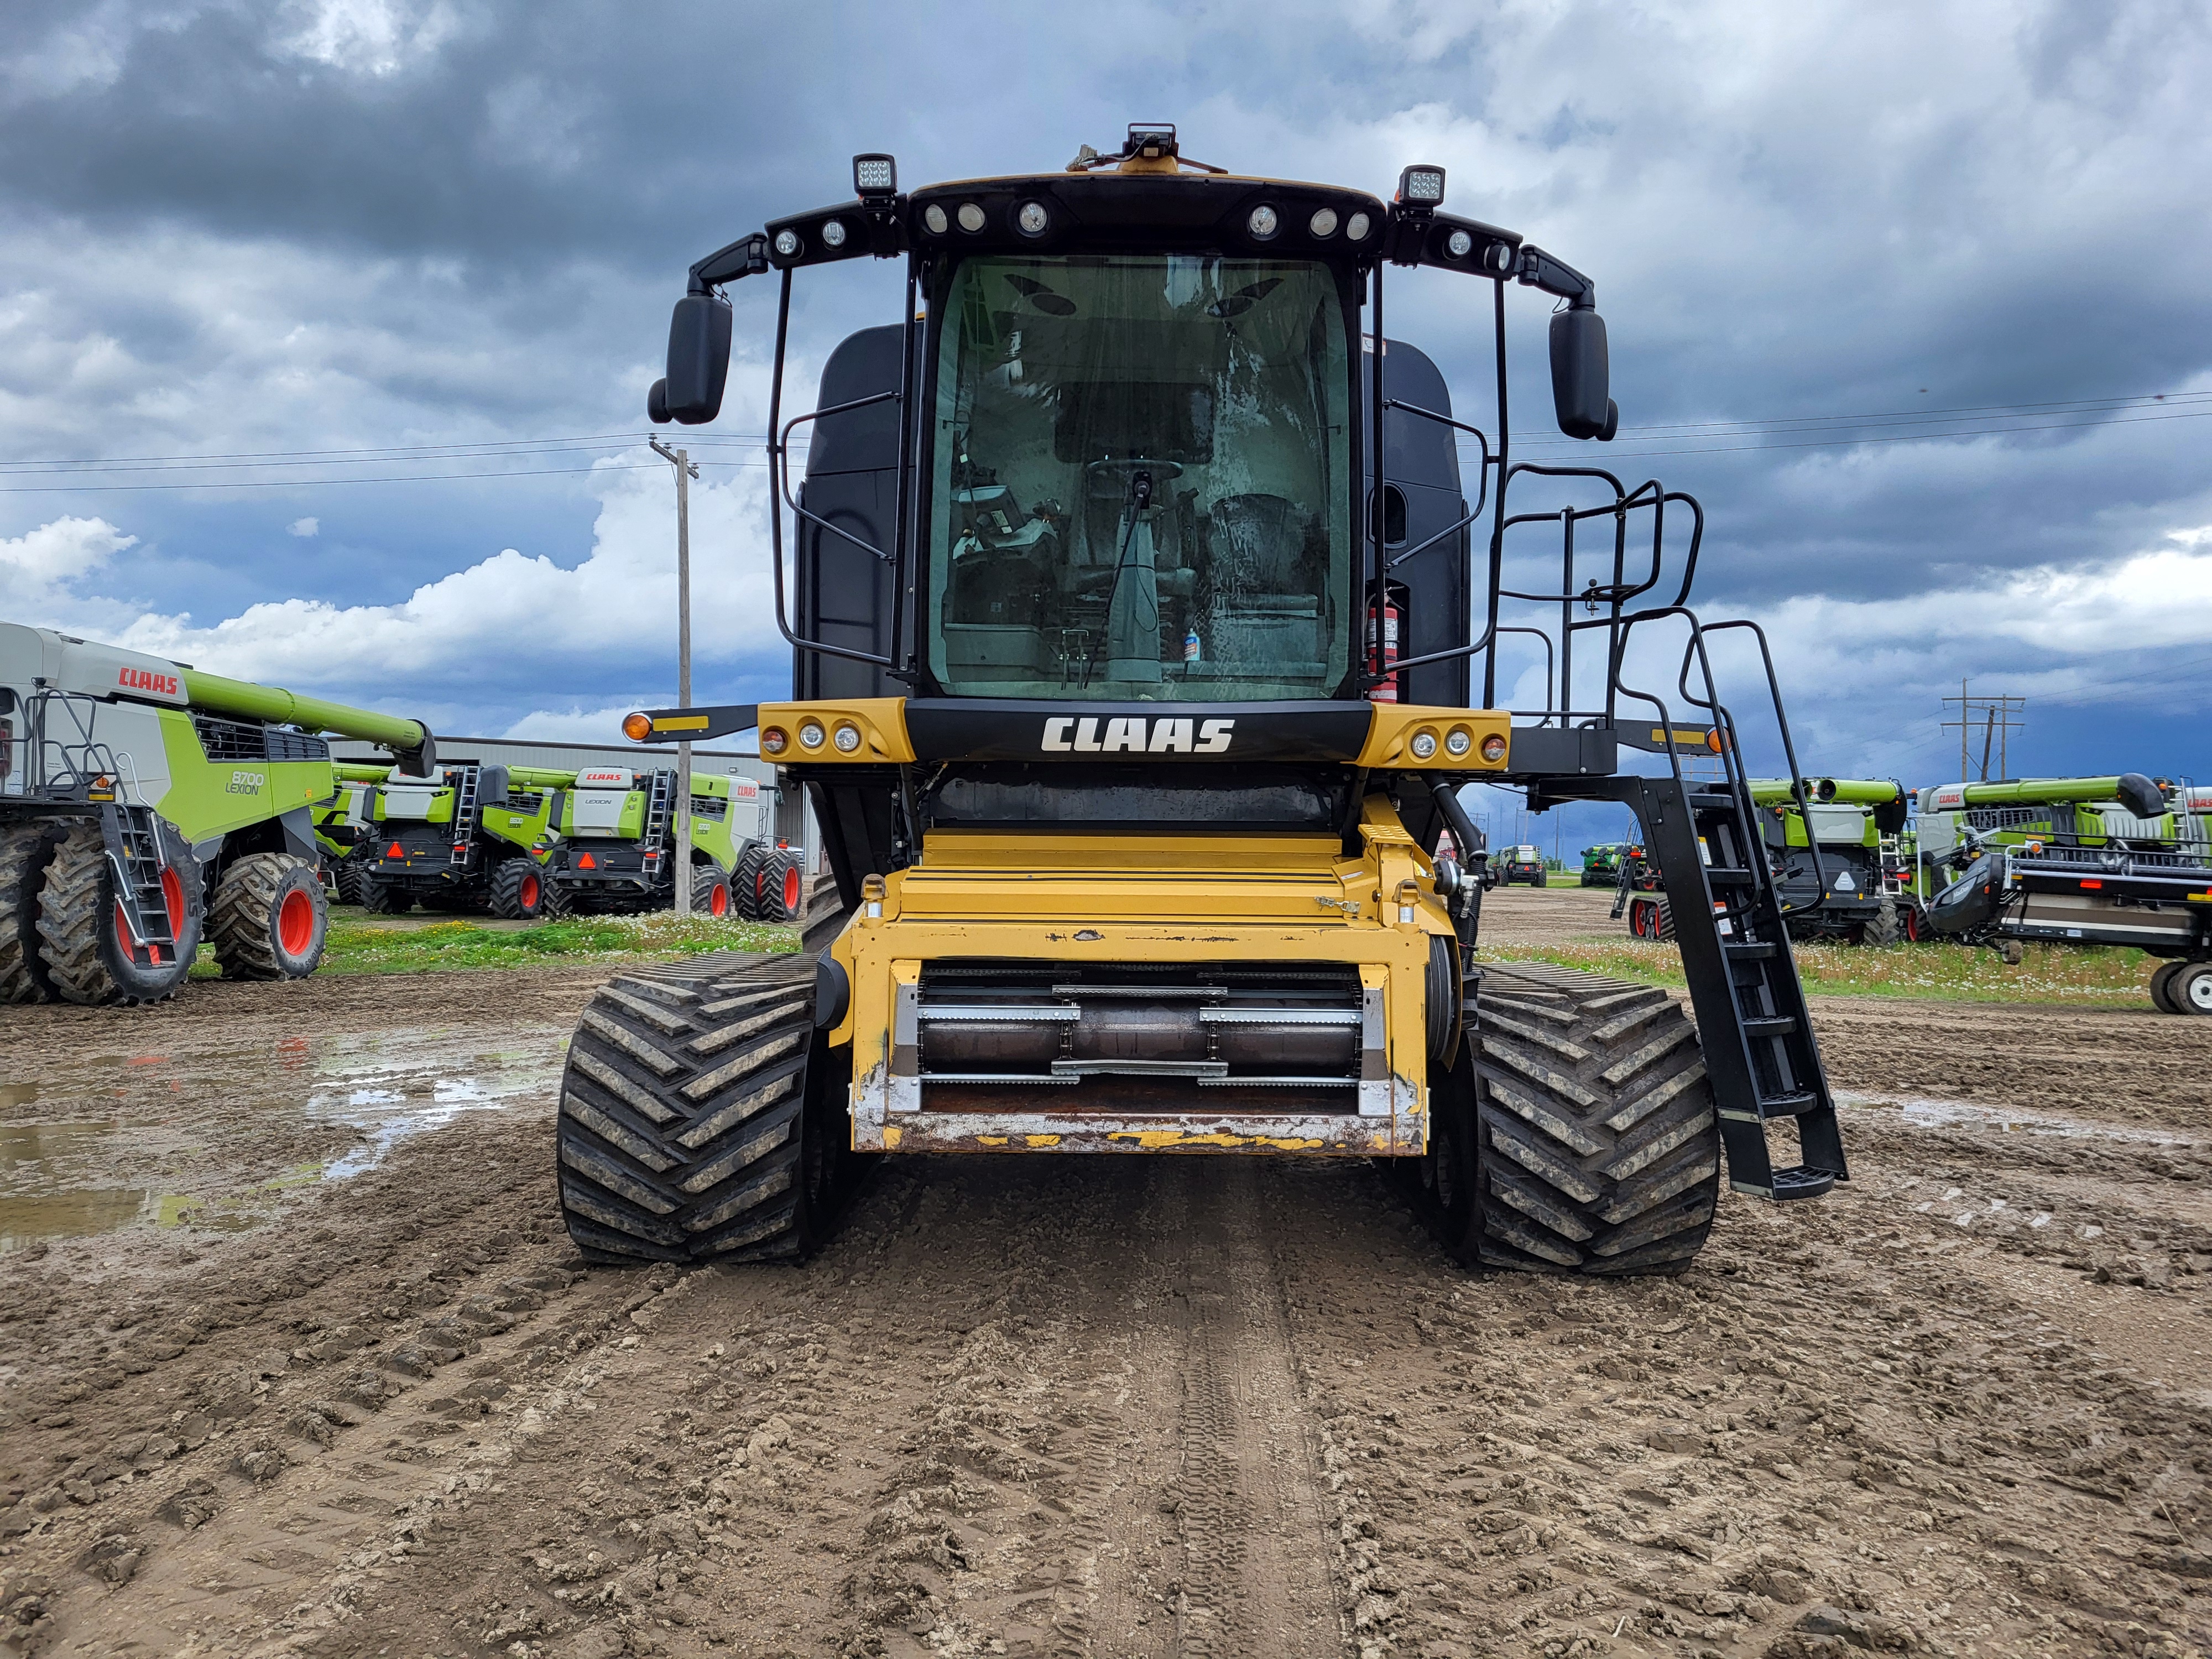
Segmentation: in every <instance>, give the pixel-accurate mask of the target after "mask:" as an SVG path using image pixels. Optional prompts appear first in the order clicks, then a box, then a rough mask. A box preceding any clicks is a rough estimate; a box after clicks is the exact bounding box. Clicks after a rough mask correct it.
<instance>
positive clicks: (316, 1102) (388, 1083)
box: [306, 1032, 568, 1181]
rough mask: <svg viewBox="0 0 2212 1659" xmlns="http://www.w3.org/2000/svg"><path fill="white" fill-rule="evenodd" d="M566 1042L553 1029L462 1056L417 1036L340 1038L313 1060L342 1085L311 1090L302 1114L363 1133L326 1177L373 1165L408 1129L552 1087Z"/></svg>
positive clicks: (440, 1123)
mask: <svg viewBox="0 0 2212 1659" xmlns="http://www.w3.org/2000/svg"><path fill="white" fill-rule="evenodd" d="M395 1035H400V1036H404V1035H405V1034H395ZM567 1048H568V1045H567V1043H566V1042H562V1041H558V1040H556V1036H555V1034H553V1033H551V1032H549V1034H548V1038H547V1041H545V1042H543V1043H533V1044H531V1045H530V1046H528V1047H526V1048H504V1049H498V1050H495V1051H492V1052H490V1053H477V1054H467V1055H460V1054H453V1055H437V1054H425V1053H424V1052H423V1045H422V1043H421V1042H419V1041H418V1042H411V1043H410V1042H404V1041H401V1042H394V1041H393V1040H392V1036H386V1035H379V1036H356V1037H349V1038H346V1039H343V1042H342V1045H341V1046H340V1048H338V1051H337V1052H333V1053H329V1054H323V1055H321V1056H319V1057H318V1064H317V1066H316V1069H317V1070H318V1071H319V1072H320V1073H323V1074H324V1075H325V1077H326V1078H329V1079H331V1081H332V1082H334V1083H337V1084H338V1085H339V1086H337V1087H325V1088H323V1089H320V1090H318V1091H316V1092H315V1093H313V1094H312V1095H310V1096H309V1097H307V1108H306V1110H307V1116H308V1117H310V1118H312V1119H315V1120H318V1121H323V1122H330V1123H343V1124H344V1125H346V1126H347V1127H350V1128H355V1129H358V1130H360V1131H361V1132H362V1134H363V1135H364V1136H366V1137H367V1139H365V1140H364V1141H363V1143H362V1145H361V1146H356V1147H355V1148H354V1149H353V1150H352V1151H350V1152H346V1153H345V1154H344V1155H343V1156H342V1157H340V1158H335V1159H333V1160H332V1161H331V1163H330V1164H328V1165H327V1166H326V1167H325V1169H324V1170H323V1179H324V1180H325V1181H346V1180H350V1179H351V1178H352V1177H353V1176H357V1175H362V1174H364V1173H366V1172H367V1171H368V1170H373V1169H374V1168H375V1167H376V1166H377V1165H378V1164H381V1163H382V1162H383V1161H384V1159H385V1158H386V1155H387V1154H388V1153H389V1152H391V1150H392V1147H393V1146H397V1145H398V1143H399V1142H401V1141H403V1140H404V1139H408V1138H409V1137H410V1136H411V1135H418V1134H422V1133H425V1132H426V1131H428V1130H431V1129H436V1128H441V1127H444V1126H445V1125H446V1124H448V1123H451V1122H453V1121H454V1119H456V1118H458V1117H459V1116H461V1115H463V1114H464V1113H467V1112H484V1111H500V1110H503V1109H506V1108H507V1107H508V1106H510V1105H512V1104H513V1103H514V1102H515V1100H516V1099H517V1098H519V1097H522V1096H525V1095H532V1094H537V1093H540V1092H542V1091H550V1090H551V1089H552V1088H553V1087H554V1086H555V1085H556V1083H557V1082H558V1081H559V1079H560V1076H561V1066H562V1060H564V1058H565V1057H566V1053H567ZM333 1074H335V1075H333Z"/></svg>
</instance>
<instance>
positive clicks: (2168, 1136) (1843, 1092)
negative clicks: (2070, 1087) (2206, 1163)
mask: <svg viewBox="0 0 2212 1659" xmlns="http://www.w3.org/2000/svg"><path fill="white" fill-rule="evenodd" d="M1835 1097H1836V1103H1837V1104H1838V1106H1893V1107H1895V1108H1897V1109H1898V1112H1899V1115H1900V1116H1902V1117H1903V1118H1904V1120H1905V1121H1906V1122H1907V1123H1909V1124H1911V1126H1912V1127H1914V1128H1916V1129H1948V1128H1951V1127H1954V1126H1956V1125H1960V1124H1966V1125H1970V1126H1972V1127H1977V1128H1985V1129H2003V1130H2008V1131H2010V1130H2017V1131H2020V1132H2021V1133H2027V1134H2035V1135H2056V1136H2057V1137H2059V1138H2060V1139H2068V1140H2118V1141H2127V1142H2130V1143H2133V1144H2136V1145H2139V1146H2194V1145H2195V1144H2196V1137H2194V1136H2192V1135H2185V1134H2173V1133H2167V1132H2165V1131H2162V1130H2158V1129H2131V1128H2129V1127H2126V1126H2125V1125H2124V1124H2118V1123H2099V1122H2096V1121H2093V1120H2089V1119H2085V1118H2078V1117H2067V1116H2065V1115H2063V1114H2061V1113H2057V1112H2037V1111H2029V1110H2027V1109H2023V1108H2020V1107H2015V1106H1976V1105H1973V1104H1971V1103H1968V1102H1966V1101H1963V1100H1932V1099H1929V1098H1926V1097H1923V1096H1919V1095H1889V1094H1863V1093H1858V1092H1855V1091H1851V1090H1848V1089H1838V1090H1837V1091H1835Z"/></svg>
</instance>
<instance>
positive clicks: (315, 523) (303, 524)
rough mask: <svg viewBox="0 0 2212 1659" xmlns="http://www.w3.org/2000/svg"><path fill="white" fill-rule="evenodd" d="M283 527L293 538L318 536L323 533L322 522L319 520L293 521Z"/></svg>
mask: <svg viewBox="0 0 2212 1659" xmlns="http://www.w3.org/2000/svg"><path fill="white" fill-rule="evenodd" d="M284 527H285V528H286V529H287V530H289V531H290V532H292V533H293V534H294V535H295V536H319V535H320V534H322V532H323V521H322V520H320V519H295V520H292V522H291V523H290V524H289V525H287V526H284Z"/></svg>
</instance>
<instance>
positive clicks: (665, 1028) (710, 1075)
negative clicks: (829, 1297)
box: [559, 951, 860, 1262]
mask: <svg viewBox="0 0 2212 1659" xmlns="http://www.w3.org/2000/svg"><path fill="white" fill-rule="evenodd" d="M848 1053H849V1051H848V1050H843V1049H838V1050H831V1049H830V1048H828V1046H827V1045H826V1044H825V1043H823V1042H822V1041H821V1039H820V1037H819V1035H818V1034H817V1031H816V1030H815V1025H814V959H813V958H812V957H804V956H772V957H764V956H757V955H749V954H743V953H739V952H736V951H717V952H714V953H713V954H711V955H708V956H701V957H692V958H691V959H690V960H689V961H687V962H683V963H671V964H670V965H668V966H666V967H656V968H647V969H638V970H635V971H634V972H631V973H627V974H624V975H621V976H620V977H619V978H617V979H615V980H612V981H609V983H608V984H606V985H605V987H602V988H601V989H600V991H599V994H597V995H596V996H594V997H593V998H592V1000H591V1003H590V1005H589V1006H586V1009H585V1010H584V1014H583V1018H582V1019H581V1021H580V1023H579V1024H578V1025H577V1027H576V1035H575V1038H574V1042H572V1043H571V1044H570V1045H569V1048H568V1066H567V1069H566V1070H565V1071H564V1072H563V1073H562V1079H561V1116H560V1131H559V1133H560V1154H559V1156H560V1170H559V1174H560V1184H561V1207H562V1212H564V1213H565V1215H566V1216H567V1218H568V1233H569V1237H572V1238H574V1240H575V1242H576V1245H577V1248H578V1249H581V1250H582V1251H583V1252H584V1254H585V1255H586V1256H588V1257H590V1258H592V1260H594V1261H614V1262H620V1261H707V1260H709V1259H717V1258H719V1259H721V1260H726V1261H776V1260H781V1261H796V1260H799V1259H800V1258H802V1257H804V1256H805V1255H808V1254H810V1253H811V1251H812V1250H813V1249H816V1247H817V1246H818V1245H819V1244H820V1243H822V1242H823V1240H824V1239H825V1238H826V1237H828V1235H829V1229H830V1226H831V1224H832V1223H833V1222H834V1220H835V1219H836V1212H837V1209H838V1206H840V1204H841V1203H842V1201H843V1200H844V1199H845V1197H846V1196H847V1195H848V1193H849V1191H850V1189H851V1187H852V1185H853V1179H854V1176H856V1175H857V1174H858V1172H859V1168H860V1161H859V1160H858V1159H856V1158H854V1156H853V1154H852V1153H851V1152H850V1151H849V1150H848V1149H849V1147H850V1146H851V1128H850V1120H849V1119H848V1116H847V1114H846V1092H847V1079H846V1066H848V1063H849V1062H848Z"/></svg>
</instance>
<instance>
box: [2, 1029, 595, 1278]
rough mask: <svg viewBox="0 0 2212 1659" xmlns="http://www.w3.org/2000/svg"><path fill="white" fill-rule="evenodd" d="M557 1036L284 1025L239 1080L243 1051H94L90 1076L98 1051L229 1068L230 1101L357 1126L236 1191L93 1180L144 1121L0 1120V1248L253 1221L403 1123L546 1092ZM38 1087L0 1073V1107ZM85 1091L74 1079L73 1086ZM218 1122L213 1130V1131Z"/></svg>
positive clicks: (431, 1125) (245, 1128)
mask: <svg viewBox="0 0 2212 1659" xmlns="http://www.w3.org/2000/svg"><path fill="white" fill-rule="evenodd" d="M566 1036H567V1033H566V1030H565V1028H560V1027H552V1026H548V1027H545V1028H544V1030H543V1031H542V1032H541V1031H539V1030H535V1029H532V1030H530V1032H529V1035H528V1036H527V1037H526V1039H525V1041H524V1042H523V1043H522V1044H521V1045H520V1046H517V1047H513V1048H502V1049H497V1050H493V1051H489V1052H487V1051H485V1050H483V1049H482V1048H479V1047H478V1046H477V1044H478V1043H480V1042H481V1041H482V1039H481V1038H480V1037H478V1038H453V1037H447V1036H443V1034H441V1033H439V1032H436V1031H432V1030H393V1031H384V1032H377V1033H373V1034H346V1035H337V1036H313V1037H292V1038H288V1039H286V1040H285V1041H283V1042H280V1043H278V1044H276V1045H275V1047H274V1048H273V1049H270V1048H258V1049H257V1051H256V1054H255V1056H254V1057H255V1058H257V1059H258V1060H259V1061H260V1064H261V1073H260V1076H259V1078H258V1079H253V1080H252V1081H247V1080H246V1079H252V1072H251V1070H250V1069H248V1066H247V1065H240V1060H242V1059H244V1058H245V1057H244V1056H241V1055H240V1054H236V1053H235V1052H227V1053H224V1054H219V1055H218V1054H210V1055H205V1056H195V1057H193V1058H192V1059H190V1060H184V1061H182V1062H179V1061H178V1060H176V1058H175V1057H173V1056H167V1055H163V1056H137V1057H132V1058H131V1060H120V1059H118V1060H111V1061H106V1062H100V1061H96V1062H94V1064H93V1065H92V1066H90V1067H88V1074H89V1075H91V1076H94V1077H102V1076H103V1071H102V1068H103V1065H105V1064H130V1063H136V1064H138V1065H140V1066H142V1067H143V1068H144V1070H145V1071H148V1072H150V1071H154V1070H156V1069H158V1070H160V1071H161V1072H163V1073H175V1072H176V1071H179V1070H185V1071H186V1072H187V1073H219V1074H222V1075H226V1076H239V1077H240V1079H241V1084H242V1086H241V1087H240V1090H239V1093H238V1097H237V1098H238V1102H239V1104H240V1105H243V1106H245V1107H246V1108H248V1109H249V1110H250V1111H252V1112H254V1113H257V1114H258V1113H267V1114H271V1115H295V1116H296V1117H297V1118H298V1119H300V1120H301V1121H305V1122H307V1123H309V1124H318V1125H328V1126H331V1127H339V1126H343V1127H346V1128H349V1129H353V1130H356V1131H358V1132H359V1133H360V1134H361V1135H362V1137H363V1139H362V1141H361V1143H360V1144H358V1145H356V1146H353V1147H351V1148H349V1150H347V1151H346V1152H343V1153H342V1154H340V1155H339V1156H338V1157H337V1158H330V1159H327V1160H321V1161H317V1162H314V1163H309V1164H301V1165H299V1166H297V1167H295V1168H293V1169H290V1170H286V1171H285V1172H284V1173H283V1174H282V1175H280V1176H276V1177H275V1178H274V1179H273V1180H270V1181H266V1182H260V1183H258V1184H257V1185H255V1186H253V1187H251V1188H247V1189H246V1190H244V1191H237V1192H232V1193H228V1194H216V1195H213V1196H209V1195H191V1194H178V1193H172V1192H165V1191H162V1190H161V1188H154V1187H133V1186H123V1185H110V1184H107V1183H109V1182H114V1181H115V1180H116V1178H117V1176H122V1177H123V1179H124V1180H125V1181H128V1180H129V1178H130V1176H131V1175H132V1174H136V1173H137V1170H132V1169H131V1168H130V1166H131V1164H133V1163H137V1162H140V1161H142V1160H143V1159H144V1158H146V1157H147V1156H148V1153H149V1147H148V1146H146V1145H144V1144H143V1143H141V1142H139V1141H137V1140H136V1139H133V1138H131V1137H130V1136H128V1135H125V1136H124V1137H122V1138H120V1139H118V1131H129V1130H142V1131H144V1130H152V1131H159V1130H160V1129H161V1128H162V1127H163V1126H162V1125H161V1123H160V1122H159V1121H155V1120H141V1119H137V1118H120V1117H119V1118H82V1119H67V1120H62V1121H52V1122H42V1123H21V1124H7V1125H0V1252H6V1251H11V1250H14V1249H18V1248H20V1247H21V1246H22V1245H25V1244H27V1243H31V1242H32V1241H33V1240H35V1239H40V1238H58V1237H82V1236H84V1235H87V1234H91V1233H100V1232H107V1231H112V1230H114V1229H116V1228H118V1227H125V1226H130V1225H133V1224H136V1223H142V1222H150V1223H152V1224H153V1225H156V1226H161V1227H174V1226H179V1225H191V1226H194V1227H212V1228H216V1229H218V1230H223V1231H228V1230H233V1229H237V1228H244V1227H249V1226H252V1225H257V1224H258V1222H259V1221H260V1220H262V1219H263V1218H264V1206H266V1205H268V1204H269V1203H270V1201H271V1200H276V1199H278V1198H280V1197H281V1195H282V1194H283V1192H285V1191H286V1190H287V1189H289V1188H297V1187H301V1186H307V1185H312V1184H313V1183H316V1182H324V1181H344V1180H349V1179H350V1178H352V1177H353V1176H358V1175H362V1174H363V1173H365V1172H367V1171H368V1170H373V1169H374V1168H376V1167H377V1165H378V1164H381V1163H382V1162H383V1161H384V1159H385V1158H386V1156H388V1155H389V1153H390V1152H391V1151H392V1147H393V1146H397V1145H398V1143H399V1142H401V1141H403V1140H404V1139H408V1138H409V1137H410V1136H412V1135H416V1134H421V1133H424V1132H426V1131H428V1130H431V1129H435V1128H438V1127H441V1126H443V1125H445V1124H447V1123H451V1122H453V1121H454V1120H455V1119H456V1118H458V1117H459V1116H460V1115H463V1114H464V1113H467V1112H481V1111H499V1110H503V1109H506V1108H507V1107H510V1106H512V1105H513V1104H514V1103H516V1101H517V1100H519V1099H520V1098H522V1097H527V1096H530V1095H534V1094H543V1093H547V1092H550V1091H551V1090H552V1089H553V1088H554V1087H555V1085H556V1083H557V1082H558V1079H559V1078H560V1073H561V1066H562V1061H563V1060H564V1059H565V1058H566V1054H567V1048H568V1044H567V1041H566ZM248 1064H249V1065H250V1062H249V1063H248ZM142 1074H143V1073H142ZM103 1081H104V1077H103ZM171 1086H173V1085H171ZM44 1087H45V1090H46V1095H47V1096H48V1097H49V1098H52V1097H56V1096H59V1095H61V1094H63V1093H64V1091H63V1090H61V1089H60V1088H59V1087H58V1086H57V1085H54V1084H52V1083H51V1082H49V1083H48V1084H46V1085H44ZM40 1090H41V1085H33V1084H7V1085H0V1107H5V1106H20V1105H25V1104H28V1103H31V1102H32V1101H33V1100H36V1099H39V1098H40ZM108 1092H109V1091H107V1090H106V1089H105V1088H102V1089H100V1090H99V1091H98V1093H99V1094H100V1095H105V1094H106V1093H108ZM117 1092H119V1091H117ZM165 1092H166V1091H165ZM92 1093H93V1091H90V1090H87V1091H82V1093H80V1094H79V1098H80V1099H82V1098H85V1097H86V1096H88V1095H90V1094H92ZM97 1109H99V1108H98V1107H96V1106H95V1107H94V1110H97ZM251 1132H252V1130H251V1124H250V1122H249V1123H246V1124H242V1125H240V1127H239V1129H238V1130H237V1133H240V1134H242V1135H250V1134H251ZM222 1133H223V1131H222V1128H220V1127H218V1128H217V1129H216V1135H217V1137H220V1136H221V1135H222ZM156 1138H157V1139H158V1138H159V1136H158V1135H157V1137H156Z"/></svg>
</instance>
